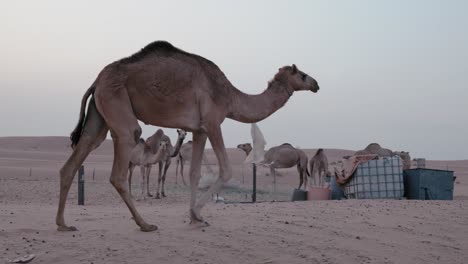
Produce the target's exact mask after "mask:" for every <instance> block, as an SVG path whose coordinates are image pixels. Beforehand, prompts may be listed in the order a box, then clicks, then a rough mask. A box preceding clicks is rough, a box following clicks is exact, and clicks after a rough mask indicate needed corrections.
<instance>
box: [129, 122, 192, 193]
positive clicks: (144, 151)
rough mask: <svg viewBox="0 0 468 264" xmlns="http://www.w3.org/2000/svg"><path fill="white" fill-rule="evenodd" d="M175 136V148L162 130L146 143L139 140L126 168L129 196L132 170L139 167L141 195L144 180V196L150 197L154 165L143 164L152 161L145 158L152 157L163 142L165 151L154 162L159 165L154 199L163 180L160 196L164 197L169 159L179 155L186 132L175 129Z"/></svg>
mask: <svg viewBox="0 0 468 264" xmlns="http://www.w3.org/2000/svg"><path fill="white" fill-rule="evenodd" d="M177 134H178V137H177V143H176V146H175V148H174V147H173V146H172V144H171V140H170V138H169V137H168V136H166V135H165V134H164V132H163V130H162V129H158V130H157V131H156V133H154V134H153V135H152V136H151V137H149V138H148V139H147V140H146V142H145V141H143V142H141V141H142V139H140V143H139V144H137V145H136V146H135V147H134V148H133V150H132V153H131V158H130V163H129V167H128V187H129V192H130V194H131V190H132V188H131V186H132V175H133V169H134V168H135V166H140V170H141V176H142V182H141V188H142V189H141V194H142V195H143V193H144V186H145V181H144V180H145V178H146V195H147V196H149V197H151V196H152V195H151V193H150V190H149V175H150V173H151V167H152V165H153V164H154V162H152V163H148V162H145V161H149V160H153V159H146V156H151V155H154V154H155V152H157V151H158V147H157V146H158V145H159V143H160V142H162V141H165V142H166V145H167V149H166V151H165V152H163V154H162V156H161V158H160V159H158V160H156V161H155V162H156V163H158V164H159V176H158V185H157V192H156V197H155V198H160V196H159V186H160V182H161V179H163V188H162V189H163V191H162V194H163V197H165V194H164V182H165V178H166V172H167V169H168V167H169V165H170V164H171V161H170V159H171V157H175V156H176V155H177V154H178V153H179V149H180V146H181V144H182V142H183V141H184V139H185V136H186V135H187V132H185V131H184V130H181V129H177ZM142 143H143V144H142ZM163 165H165V168H164V172H163V174H162V166H163ZM143 198H145V196H144V195H143Z"/></svg>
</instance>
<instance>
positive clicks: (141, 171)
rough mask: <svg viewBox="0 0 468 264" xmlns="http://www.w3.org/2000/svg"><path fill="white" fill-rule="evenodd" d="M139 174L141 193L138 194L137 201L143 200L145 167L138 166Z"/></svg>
mask: <svg viewBox="0 0 468 264" xmlns="http://www.w3.org/2000/svg"><path fill="white" fill-rule="evenodd" d="M140 173H141V181H140V189H141V193H140V198H139V199H142V200H144V199H145V176H146V170H145V166H143V165H141V166H140ZM131 194H132V193H131V192H130V195H131Z"/></svg>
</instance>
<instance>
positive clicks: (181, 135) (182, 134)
mask: <svg viewBox="0 0 468 264" xmlns="http://www.w3.org/2000/svg"><path fill="white" fill-rule="evenodd" d="M177 134H178V136H177V138H178V139H181V140H184V139H185V137H186V136H187V132H185V130H182V129H177Z"/></svg>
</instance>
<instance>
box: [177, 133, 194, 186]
mask: <svg viewBox="0 0 468 264" xmlns="http://www.w3.org/2000/svg"><path fill="white" fill-rule="evenodd" d="M188 160H192V141H191V140H190V141H189V142H187V143H185V144H183V145H182V147H181V148H180V151H179V155H178V156H177V163H176V181H177V175H178V172H179V165H180V177H181V178H182V182H183V184H184V185H185V186H187V183H186V182H185V179H184V164H185V162H186V161H188Z"/></svg>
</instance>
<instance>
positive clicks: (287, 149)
mask: <svg viewBox="0 0 468 264" xmlns="http://www.w3.org/2000/svg"><path fill="white" fill-rule="evenodd" d="M260 164H261V165H265V166H268V167H270V172H271V175H276V172H275V169H279V168H291V167H293V166H297V171H298V172H299V187H298V189H300V188H301V186H302V185H303V183H304V189H306V188H307V177H308V176H310V174H309V171H308V170H307V155H306V154H305V152H304V151H302V150H300V149H296V148H294V147H293V146H291V144H288V143H284V144H282V145H280V146H276V147H272V148H270V149H269V150H268V151H267V152H266V153H265V158H264V160H263V161H261V162H260Z"/></svg>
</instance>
